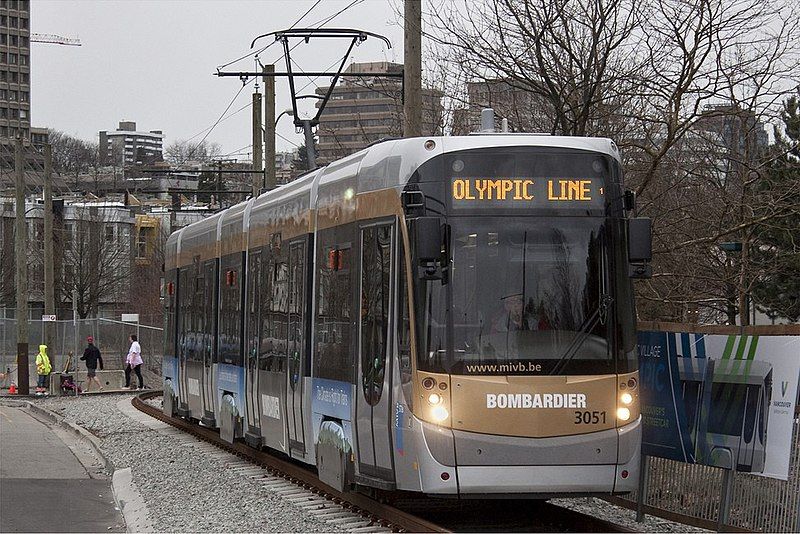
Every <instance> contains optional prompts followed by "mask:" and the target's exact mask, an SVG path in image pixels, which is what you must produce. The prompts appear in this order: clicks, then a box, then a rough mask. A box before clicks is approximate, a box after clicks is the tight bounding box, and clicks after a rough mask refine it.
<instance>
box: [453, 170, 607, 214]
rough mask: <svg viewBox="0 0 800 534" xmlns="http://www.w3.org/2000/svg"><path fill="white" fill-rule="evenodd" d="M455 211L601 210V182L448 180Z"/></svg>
mask: <svg viewBox="0 0 800 534" xmlns="http://www.w3.org/2000/svg"><path fill="white" fill-rule="evenodd" d="M450 189H451V195H452V203H453V207H454V208H467V207H469V208H478V207H495V208H500V207H509V208H535V207H545V206H549V205H552V204H558V207H576V208H603V206H604V204H605V200H604V195H605V186H604V181H603V180H602V179H599V178H558V177H554V178H478V177H474V178H473V177H469V178H460V177H454V178H452V179H451V188H450Z"/></svg>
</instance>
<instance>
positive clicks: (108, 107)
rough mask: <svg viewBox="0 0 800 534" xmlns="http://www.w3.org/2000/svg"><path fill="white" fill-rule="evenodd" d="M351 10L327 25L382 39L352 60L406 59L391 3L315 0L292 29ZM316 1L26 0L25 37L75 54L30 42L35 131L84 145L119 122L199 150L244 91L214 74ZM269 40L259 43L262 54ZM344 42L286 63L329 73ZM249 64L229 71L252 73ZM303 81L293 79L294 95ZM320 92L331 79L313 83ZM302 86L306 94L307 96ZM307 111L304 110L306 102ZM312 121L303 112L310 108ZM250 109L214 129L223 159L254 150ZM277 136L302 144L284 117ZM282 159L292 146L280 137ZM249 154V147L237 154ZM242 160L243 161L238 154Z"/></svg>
mask: <svg viewBox="0 0 800 534" xmlns="http://www.w3.org/2000/svg"><path fill="white" fill-rule="evenodd" d="M353 1H356V2H357V3H356V4H355V5H353V6H352V7H350V8H349V9H346V10H345V11H344V12H343V13H341V14H340V15H339V16H337V17H336V18H335V19H333V20H332V21H331V22H329V23H327V24H326V27H330V28H333V27H340V28H358V29H363V30H367V31H371V32H375V33H379V34H383V35H385V36H386V37H388V38H389V40H390V41H391V43H392V48H391V49H387V48H386V47H385V46H384V45H383V43H382V42H381V41H379V40H377V39H369V40H367V41H366V42H365V43H363V44H361V46H359V47H357V48H355V50H354V53H353V54H352V56H351V57H352V58H353V60H355V61H383V60H389V61H397V62H402V59H403V41H402V39H403V31H402V27H401V26H400V25H399V24H398V22H397V20H398V19H397V15H396V14H395V7H394V6H395V5H399V4H398V3H397V1H396V0H395V1H392V0H321V1H320V2H319V4H318V5H316V6H315V7H314V8H313V9H312V10H311V12H310V13H309V14H308V15H307V16H306V17H305V18H304V19H303V20H302V21H301V22H300V23H299V24H298V26H297V27H312V26H317V25H318V24H319V22H321V21H323V20H325V19H326V18H328V17H330V16H331V15H333V14H335V13H337V12H339V11H340V10H342V9H344V8H345V7H347V6H348V5H349V4H351V3H353ZM316 3H317V2H316V0H267V1H234V0H227V1H221V0H213V1H212V0H208V1H196V0H193V1H188V0H186V1H178V0H171V1H158V2H157V1H142V0H129V1H89V0H83V1H72V2H64V1H62V0H34V1H32V2H31V31H32V32H37V33H51V34H58V35H62V36H66V37H78V38H80V40H81V42H82V46H81V47H72V46H57V45H50V44H42V43H33V44H32V45H31V48H32V52H31V56H32V59H31V68H32V74H31V78H32V80H31V85H32V89H31V92H32V95H31V99H32V113H31V115H32V126H38V127H47V128H53V129H56V130H62V131H65V132H67V133H69V134H72V135H75V136H77V137H80V138H83V139H86V140H97V135H98V131H100V130H114V129H115V128H116V127H117V123H118V122H119V121H120V120H122V119H130V120H134V121H136V124H137V128H138V129H139V130H163V132H164V135H165V136H166V143H169V142H172V141H174V140H176V139H189V138H193V141H200V140H201V139H202V138H203V135H205V134H204V133H201V132H203V130H205V129H206V128H208V127H210V126H211V125H212V124H214V122H215V121H216V120H217V119H218V118H219V116H220V115H221V114H222V113H223V111H224V110H225V108H226V107H227V106H228V104H229V103H230V102H231V100H232V99H233V97H234V95H235V94H236V92H237V91H238V90H239V88H240V87H241V85H242V84H241V82H240V81H239V80H238V79H237V78H219V77H217V76H215V75H214V72H215V70H216V67H217V66H219V65H222V64H224V63H227V62H229V61H231V60H233V59H236V58H237V57H239V56H242V55H244V54H246V53H247V52H249V46H250V41H251V40H252V39H253V38H254V37H255V36H257V35H261V34H264V33H267V32H271V31H276V30H281V29H286V28H288V27H290V26H291V25H292V24H294V23H295V22H296V21H297V19H298V18H299V17H300V16H301V15H303V13H305V12H306V11H307V10H308V9H309V8H311V7H312V6H314V4H316ZM268 42H270V39H269V38H265V39H263V40H261V41H259V42H258V43H256V47H258V46H259V45H266V44H267V43H268ZM348 44H349V43H348V42H345V41H344V40H338V39H337V40H329V39H326V40H318V41H314V40H312V41H311V42H310V44H301V45H299V46H298V47H297V48H296V49H295V50H294V51H293V53H292V58H293V59H294V60H295V61H296V62H297V64H298V65H299V66H300V68H302V69H303V70H306V71H311V70H329V68H330V67H331V66H332V64H333V63H334V62H335V61H336V59H337V57H338V58H339V59H341V57H342V56H343V55H344V52H345V51H346V47H347V45H348ZM261 61H262V62H263V63H264V64H267V63H275V62H279V63H278V64H277V66H276V70H279V71H284V70H285V63H284V62H283V61H284V60H283V52H282V50H281V48H280V44H279V43H275V44H274V45H273V46H271V47H270V48H269V49H268V50H266V51H265V52H263V53H262V54H261ZM253 68H254V62H253V60H252V58H248V59H246V60H242V61H240V62H238V63H235V64H233V65H231V66H230V67H227V69H235V70H245V69H246V70H252V69H253ZM309 81H310V80H309V79H306V78H304V79H298V80H297V83H298V84H299V87H303V86H304V85H306V84H307V83H308V82H309ZM316 83H317V84H319V85H320V86H323V87H326V86H327V84H328V83H329V81H328V79H326V78H320V79H318V80H316ZM313 90H314V85H309V86H308V88H306V90H305V93H309V92H313ZM252 92H253V85H252V84H250V85H248V86H247V87H246V88H245V89H244V90H242V91H241V93H240V94H239V96H238V98H236V100H235V102H234V103H233V105H232V106H231V108H230V110H229V112H228V113H231V112H233V111H236V110H237V109H239V108H241V107H242V106H244V105H246V104H247V103H249V102H250V101H251V100H252V96H251V95H252ZM276 93H277V105H276V114H278V113H280V112H281V110H283V109H286V108H290V107H291V101H290V99H289V90H288V82H287V80H286V79H285V78H279V79H277V81H276ZM307 102H308V101H307ZM306 109H308V110H309V113H310V105H309V104H306ZM251 117H252V112H251V109H250V108H249V107H248V108H246V109H244V110H242V111H240V112H239V113H237V114H235V115H234V116H232V117H231V118H229V119H226V120H224V121H223V122H221V123H220V124H219V125H218V126H217V127H216V128H214V130H213V131H212V132H211V133H210V135H209V136H208V140H209V141H214V142H217V143H219V144H220V145H221V146H222V148H223V151H224V153H232V152H236V151H238V150H239V149H241V148H243V147H245V146H246V145H249V144H250V142H251V136H252V134H251V126H250V124H251ZM278 133H279V134H280V135H283V136H284V137H285V138H287V139H288V140H289V141H291V142H293V143H295V144H300V142H301V141H302V135H301V134H297V133H295V131H294V127H293V125H292V122H291V119H290V118H288V117H284V118H283V119H281V121H280V123H279V126H278ZM277 146H278V150H285V149H290V148H292V145H291V144H290V143H289V142H287V141H284V140H282V139H280V137H279V138H278V140H277ZM243 152H245V153H247V152H250V149H249V148H248V149H246V150H245V151H243ZM241 155H242V157H247V155H246V154H244V153H243V154H241Z"/></svg>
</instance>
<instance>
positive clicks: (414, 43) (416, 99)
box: [403, 0, 422, 137]
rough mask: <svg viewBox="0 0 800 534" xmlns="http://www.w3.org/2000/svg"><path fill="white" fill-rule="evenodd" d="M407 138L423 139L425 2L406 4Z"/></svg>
mask: <svg viewBox="0 0 800 534" xmlns="http://www.w3.org/2000/svg"><path fill="white" fill-rule="evenodd" d="M403 19H404V21H405V26H404V43H405V47H404V53H403V63H404V67H403V72H404V73H405V75H404V77H403V137H419V136H421V135H422V0H404V5H403Z"/></svg>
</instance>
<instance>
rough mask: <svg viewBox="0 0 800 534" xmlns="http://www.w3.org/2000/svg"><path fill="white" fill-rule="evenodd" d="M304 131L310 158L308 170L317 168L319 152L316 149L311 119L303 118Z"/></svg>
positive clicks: (307, 156)
mask: <svg viewBox="0 0 800 534" xmlns="http://www.w3.org/2000/svg"><path fill="white" fill-rule="evenodd" d="M303 133H304V134H305V138H306V158H307V159H308V170H310V171H313V170H314V169H316V168H317V152H316V150H314V132H313V130H312V129H311V119H303Z"/></svg>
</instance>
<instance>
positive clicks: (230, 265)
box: [219, 257, 242, 365]
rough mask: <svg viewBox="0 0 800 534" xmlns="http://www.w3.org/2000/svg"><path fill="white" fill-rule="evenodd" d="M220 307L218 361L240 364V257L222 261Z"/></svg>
mask: <svg viewBox="0 0 800 534" xmlns="http://www.w3.org/2000/svg"><path fill="white" fill-rule="evenodd" d="M220 270H221V273H220V274H221V278H222V282H221V288H222V294H221V308H220V325H219V361H220V362H221V363H228V364H232V365H241V364H242V361H241V353H240V351H241V345H240V343H241V339H240V336H241V327H242V294H241V291H242V289H241V283H242V280H241V279H240V278H241V277H240V274H241V257H237V258H236V259H234V260H232V261H231V260H228V261H226V262H223V263H222V267H221V269H220Z"/></svg>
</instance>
